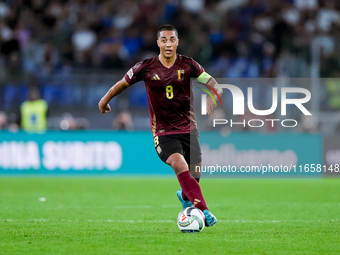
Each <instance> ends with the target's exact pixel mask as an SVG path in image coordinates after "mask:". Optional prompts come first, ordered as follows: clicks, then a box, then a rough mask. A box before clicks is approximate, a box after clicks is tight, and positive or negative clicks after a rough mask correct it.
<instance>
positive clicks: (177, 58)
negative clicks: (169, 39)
mask: <svg viewBox="0 0 340 255" xmlns="http://www.w3.org/2000/svg"><path fill="white" fill-rule="evenodd" d="M156 58H157V61H158V63H159V64H161V66H163V67H164V68H166V69H171V68H172V67H174V66H175V65H176V64H177V62H178V60H179V55H178V54H177V53H176V60H175V62H174V64H173V65H172V66H170V67H166V66H164V65H163V64H162V62H161V61H160V60H159V58H158V55H157V56H156Z"/></svg>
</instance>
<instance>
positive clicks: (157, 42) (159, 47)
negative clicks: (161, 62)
mask: <svg viewBox="0 0 340 255" xmlns="http://www.w3.org/2000/svg"><path fill="white" fill-rule="evenodd" d="M157 45H158V47H159V48H160V47H161V46H159V39H157Z"/></svg>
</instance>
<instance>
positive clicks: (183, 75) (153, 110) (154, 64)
mask: <svg viewBox="0 0 340 255" xmlns="http://www.w3.org/2000/svg"><path fill="white" fill-rule="evenodd" d="M178 43H179V39H178V33H177V30H176V28H174V27H173V26H171V25H163V26H162V27H160V28H159V30H158V33H157V44H158V47H159V48H160V54H159V55H157V56H154V57H152V58H149V59H146V60H144V61H141V62H138V63H137V64H135V65H134V66H133V67H132V68H131V69H130V70H129V71H128V72H127V73H126V74H125V76H124V78H123V79H121V80H120V81H118V82H117V83H116V84H115V85H113V86H112V87H111V88H110V89H109V91H108V92H107V93H106V94H105V95H104V96H103V97H102V99H101V100H100V102H99V103H98V107H99V109H100V111H101V112H102V113H107V112H109V111H110V110H111V108H110V105H109V104H108V103H109V101H110V100H111V99H112V98H113V97H115V96H117V95H118V94H120V93H121V92H122V91H123V90H125V89H126V88H128V87H129V86H131V85H133V84H134V83H136V82H138V81H141V80H143V81H144V82H145V86H146V92H147V96H148V103H149V111H150V123H151V129H152V133H153V137H154V144H155V149H156V151H157V154H158V156H159V157H160V159H161V160H162V161H163V162H165V163H166V164H168V165H169V166H171V167H172V169H173V170H174V172H175V174H176V175H177V179H178V181H179V184H180V186H181V188H182V189H180V190H178V191H177V197H178V199H179V200H180V202H181V203H182V206H183V209H184V208H186V207H189V206H193V205H194V206H195V207H197V208H198V209H200V210H201V211H202V212H203V213H204V216H205V221H206V226H207V227H210V226H214V225H215V224H216V223H217V219H216V217H215V216H214V215H213V214H212V213H211V212H210V211H209V210H208V207H207V205H206V203H205V200H204V197H203V195H202V191H201V188H200V185H199V180H200V177H201V172H199V171H197V172H196V166H199V167H200V166H201V148H200V145H199V141H198V131H197V126H196V120H195V116H194V106H193V102H192V101H191V100H190V95H192V86H191V84H190V78H197V80H198V81H199V82H201V83H204V84H207V85H208V86H211V87H212V88H215V84H216V81H215V79H214V78H212V77H211V76H210V75H209V74H207V73H206V72H205V71H204V69H203V67H202V66H200V65H199V64H198V63H197V62H195V61H194V60H193V59H192V58H189V57H186V56H182V55H179V54H177V53H176V49H177V46H178ZM218 94H220V95H221V94H222V89H220V90H218ZM216 99H217V98H216ZM215 107H216V106H215V103H214V101H213V99H212V98H210V97H208V99H207V113H208V114H209V115H210V114H211V112H212V111H213V110H214V108H215ZM199 169H200V168H199Z"/></svg>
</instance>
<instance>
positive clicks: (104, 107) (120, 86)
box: [98, 78, 130, 113]
mask: <svg viewBox="0 0 340 255" xmlns="http://www.w3.org/2000/svg"><path fill="white" fill-rule="evenodd" d="M129 86H130V84H129V83H127V81H126V80H125V78H123V79H121V80H120V81H118V82H117V83H116V84H115V85H113V86H112V87H111V88H110V89H109V90H108V91H107V92H106V94H105V95H104V96H103V97H102V99H100V101H99V103H98V108H99V110H100V111H101V112H102V113H107V112H109V111H111V107H110V105H109V102H110V100H111V99H112V98H114V97H115V96H117V95H119V94H120V93H122V92H123V90H125V89H126V88H127V87H129Z"/></svg>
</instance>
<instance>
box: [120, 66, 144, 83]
mask: <svg viewBox="0 0 340 255" xmlns="http://www.w3.org/2000/svg"><path fill="white" fill-rule="evenodd" d="M142 64H143V62H138V63H137V64H135V65H134V66H133V67H131V68H130V70H129V71H127V73H126V74H125V76H124V78H125V80H126V82H127V83H129V84H130V85H132V84H134V83H136V82H139V81H141V80H143V75H142V72H141V70H142V67H143V65H142Z"/></svg>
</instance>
